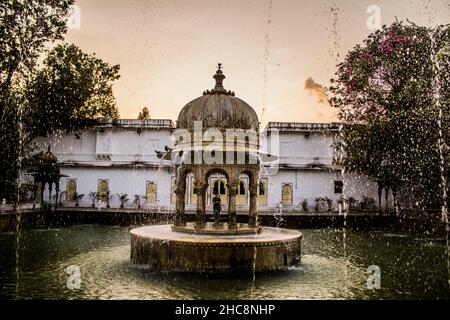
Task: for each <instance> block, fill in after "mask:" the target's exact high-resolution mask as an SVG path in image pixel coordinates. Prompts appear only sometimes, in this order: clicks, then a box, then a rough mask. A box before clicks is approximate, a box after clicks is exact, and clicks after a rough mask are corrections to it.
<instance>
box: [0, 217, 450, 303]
mask: <svg viewBox="0 0 450 320" xmlns="http://www.w3.org/2000/svg"><path fill="white" fill-rule="evenodd" d="M128 231H129V230H128V228H123V227H107V226H92V225H91V226H77V227H68V228H61V229H60V230H53V229H48V230H46V231H45V232H42V231H40V230H32V231H24V232H23V234H22V244H23V247H22V248H21V254H22V255H21V266H20V270H21V274H20V283H19V287H18V293H19V296H20V298H22V299H27V298H33V299H38V298H40V299H55V298H58V299H61V298H62V299H379V298H394V299H402V298H403V299H404V298H429V299H436V298H449V297H450V293H449V290H448V287H447V256H446V254H447V248H446V243H445V241H440V240H433V239H422V238H413V237H404V236H403V235H400V236H395V235H393V234H387V235H385V234H383V233H381V232H356V231H351V230H347V231H346V232H347V236H346V253H345V254H344V253H343V251H342V237H343V234H342V230H333V229H325V230H303V234H304V240H303V255H302V262H301V264H300V265H299V266H298V267H292V268H289V269H287V270H286V271H283V272H276V273H264V274H258V276H257V277H256V278H253V274H249V275H241V276H238V277H236V276H231V275H205V274H204V275H185V274H171V273H163V274H161V273H154V272H152V271H151V270H149V269H147V268H142V267H137V266H132V265H131V264H130V262H129V259H130V245H129V234H128ZM0 241H1V242H2V243H3V244H4V246H2V247H1V249H0V266H1V267H0V284H1V291H0V292H1V293H0V297H1V298H8V299H11V298H15V297H16V296H15V285H16V282H15V276H16V275H15V272H14V270H15V266H14V264H15V262H14V236H13V235H12V234H7V233H5V234H0ZM372 264H375V265H378V266H380V268H381V273H382V278H381V289H380V290H373V291H372V290H368V289H367V288H366V280H367V274H366V269H367V267H368V266H369V265H372ZM69 265H77V266H79V267H80V271H81V289H80V290H70V289H68V288H67V285H66V282H67V279H68V278H67V277H68V275H67V273H66V272H65V269H66V268H67V267H68V266H69Z"/></svg>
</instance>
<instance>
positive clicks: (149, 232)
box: [130, 224, 302, 273]
mask: <svg viewBox="0 0 450 320" xmlns="http://www.w3.org/2000/svg"><path fill="white" fill-rule="evenodd" d="M238 230H239V228H238ZM130 234H131V262H132V263H133V264H138V265H146V266H149V267H150V268H151V269H153V270H157V271H173V272H194V273H228V272H262V271H275V270H281V269H285V268H287V267H290V266H292V265H296V264H298V263H299V262H300V254H301V238H302V234H301V233H300V232H298V231H295V230H288V229H280V228H270V227H261V228H260V232H259V233H255V232H254V233H253V234H234V235H223V234H199V233H186V232H176V231H172V225H168V224H167V225H157V226H148V227H142V228H136V229H132V230H131V231H130Z"/></svg>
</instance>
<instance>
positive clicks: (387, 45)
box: [381, 39, 394, 55]
mask: <svg viewBox="0 0 450 320" xmlns="http://www.w3.org/2000/svg"><path fill="white" fill-rule="evenodd" d="M381 48H382V49H383V51H384V53H387V54H388V55H390V54H391V53H392V52H393V51H394V48H393V46H392V43H391V42H390V41H389V40H387V39H386V40H384V41H383V43H382V44H381Z"/></svg>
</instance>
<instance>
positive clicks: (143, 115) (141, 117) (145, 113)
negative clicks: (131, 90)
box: [138, 107, 150, 120]
mask: <svg viewBox="0 0 450 320" xmlns="http://www.w3.org/2000/svg"><path fill="white" fill-rule="evenodd" d="M138 119H139V120H149V119H150V112H149V111H148V108H147V107H144V108H142V110H141V111H140V112H139V115H138Z"/></svg>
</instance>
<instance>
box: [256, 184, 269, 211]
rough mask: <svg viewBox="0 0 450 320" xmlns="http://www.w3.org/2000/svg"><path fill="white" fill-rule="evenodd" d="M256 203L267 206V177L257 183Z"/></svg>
mask: <svg viewBox="0 0 450 320" xmlns="http://www.w3.org/2000/svg"><path fill="white" fill-rule="evenodd" d="M258 205H260V206H267V179H261V180H260V181H259V184H258Z"/></svg>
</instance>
